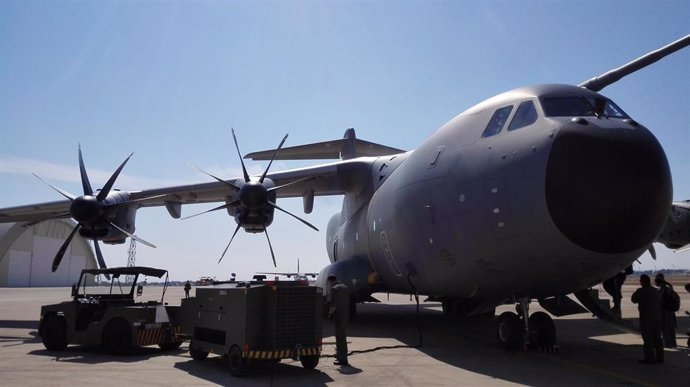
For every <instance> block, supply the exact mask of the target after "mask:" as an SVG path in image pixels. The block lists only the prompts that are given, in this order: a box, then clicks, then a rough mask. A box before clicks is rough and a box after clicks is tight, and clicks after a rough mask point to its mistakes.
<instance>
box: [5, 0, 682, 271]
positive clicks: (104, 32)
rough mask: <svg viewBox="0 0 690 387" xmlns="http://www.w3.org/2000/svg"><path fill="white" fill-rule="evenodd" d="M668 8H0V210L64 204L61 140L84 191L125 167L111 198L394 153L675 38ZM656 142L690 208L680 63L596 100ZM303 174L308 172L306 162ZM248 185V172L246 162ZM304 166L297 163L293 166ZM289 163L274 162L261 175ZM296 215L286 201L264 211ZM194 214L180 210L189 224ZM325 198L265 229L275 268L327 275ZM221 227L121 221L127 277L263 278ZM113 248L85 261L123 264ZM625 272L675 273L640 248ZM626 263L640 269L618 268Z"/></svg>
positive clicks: (526, 4) (430, 4)
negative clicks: (332, 156)
mask: <svg viewBox="0 0 690 387" xmlns="http://www.w3.org/2000/svg"><path fill="white" fill-rule="evenodd" d="M689 20H690V2H689V1H687V0H682V1H548V2H547V1H480V2H470V1H462V2H450V1H449V2H441V1H380V2H377V1H280V2H270V1H259V2H237V1H233V2H230V1H228V2H223V1H194V2H186V1H172V2H161V1H153V2H143V1H142V2H139V1H118V2H113V1H88V2H87V1H8V0H3V1H0V207H7V206H15V205H22V204H29V203H34V202H43V201H52V200H58V199H60V198H61V197H60V196H59V195H58V194H57V193H56V192H54V191H53V190H51V189H50V188H49V187H47V186H45V185H43V184H42V183H41V182H40V181H38V180H37V179H36V178H34V177H33V176H31V172H36V173H38V174H39V175H41V176H43V177H44V178H46V179H47V180H48V181H50V182H52V183H53V184H55V185H58V186H60V187H62V188H64V189H66V190H68V191H70V192H73V193H77V194H80V193H81V186H80V184H79V174H78V163H77V144H78V143H81V145H82V148H83V152H84V158H85V162H86V165H87V168H88V170H89V174H90V176H91V180H92V183H93V185H94V186H100V185H102V184H103V183H104V182H105V180H106V179H107V178H108V176H109V175H110V174H111V173H112V171H113V170H114V169H115V168H116V167H117V165H118V164H119V163H120V162H122V160H123V159H124V158H125V157H126V155H128V154H129V153H130V152H132V151H134V152H135V154H134V157H133V158H132V159H131V160H130V162H129V164H128V165H127V166H126V168H125V170H124V172H123V174H122V175H121V177H120V179H119V181H118V184H117V185H118V187H119V188H122V189H130V190H134V189H141V188H152V187H160V186H167V185H174V184H180V183H195V182H206V181H208V178H206V177H205V176H204V175H201V174H199V173H198V172H196V171H195V170H193V169H192V168H190V167H188V166H187V165H186V163H187V162H192V163H194V164H197V165H199V166H201V167H202V168H204V169H207V170H209V171H212V172H214V173H216V174H218V175H220V176H223V177H227V178H230V177H237V176H239V175H238V173H239V171H240V169H239V162H238V160H237V156H236V152H235V149H234V147H233V145H232V138H231V135H230V126H234V128H235V130H236V131H237V134H238V138H239V141H240V147H241V150H242V152H243V153H248V152H250V151H254V150H260V149H267V148H272V147H275V146H276V145H277V144H278V142H279V141H280V139H281V137H282V136H283V135H284V134H285V133H290V137H289V138H288V141H287V145H297V144H304V143H308V142H315V141H325V140H330V139H335V138H340V137H341V136H342V134H343V132H344V130H345V129H346V128H347V127H350V126H352V127H355V129H356V130H357V134H358V136H359V137H360V138H363V139H366V140H369V141H374V142H379V143H383V144H387V145H391V146H394V147H398V148H403V149H414V148H415V147H416V146H417V145H418V144H419V143H420V142H421V141H423V140H424V138H426V136H428V135H429V134H430V133H431V132H433V131H434V130H435V129H437V128H438V127H439V126H440V125H442V124H443V123H444V122H446V121H448V120H449V119H451V118H452V117H453V116H455V115H456V114H458V113H460V112H462V111H463V110H465V109H467V108H469V107H470V106H472V105H474V104H476V103H478V102H481V101H482V100H484V99H486V98H489V97H491V96H493V95H495V94H498V93H500V92H503V91H507V90H510V89H513V88H516V87H520V86H526V85H530V84H537V83H570V84H578V83H580V82H582V81H584V80H586V79H588V78H590V77H592V76H594V75H598V74H601V73H603V72H605V71H607V70H609V69H611V68H614V67H617V66H619V65H621V64H623V63H625V62H627V61H629V60H632V59H634V58H636V57H638V56H640V55H642V54H644V53H646V52H648V51H650V50H653V49H656V48H658V47H660V46H662V45H665V44H667V43H669V42H671V41H673V40H676V39H678V38H680V37H681V36H683V35H686V34H688V33H690V21H689ZM602 93H603V94H604V95H606V96H608V97H610V98H612V99H613V100H614V101H616V103H617V104H618V105H620V106H621V107H622V108H623V109H624V110H625V111H626V112H627V113H628V114H630V115H631V116H633V117H634V118H635V119H636V120H638V121H639V122H641V123H643V124H644V125H646V126H647V127H649V128H650V129H651V130H652V131H653V132H654V133H655V134H656V136H657V137H658V139H659V141H660V142H661V143H662V145H663V146H664V148H665V150H666V153H667V156H668V158H669V162H670V164H671V169H672V173H673V179H674V198H675V199H677V200H680V199H690V155H689V151H688V150H689V149H690V139H689V135H690V49H686V50H684V51H683V52H681V53H677V54H675V55H674V56H672V57H669V58H666V59H664V60H663V61H662V62H659V63H658V64H656V65H655V66H653V67H650V68H647V69H645V70H642V71H641V72H639V73H636V74H634V75H631V76H629V77H628V78H626V79H624V80H623V81H621V82H619V83H617V84H615V85H612V86H610V87H608V88H606V89H604V91H603V92H602ZM315 163H319V162H315ZM250 164H251V171H253V172H255V173H259V172H260V171H262V168H263V167H265V163H252V162H250ZM307 164H309V163H307ZM302 165H305V163H299V164H297V163H292V162H279V163H276V164H274V168H273V170H279V169H285V168H292V167H296V166H302ZM279 205H281V206H284V207H285V208H288V209H290V210H292V211H294V212H296V213H298V214H301V200H300V199H286V200H282V201H280V202H279ZM206 208H208V207H206V206H201V205H199V206H190V207H185V208H184V212H185V213H186V214H191V213H195V212H199V211H201V210H204V209H206ZM339 209H340V200H339V199H338V198H318V199H317V200H316V204H315V210H314V213H313V214H311V215H304V217H305V218H306V219H307V220H308V221H310V222H312V223H313V224H315V225H316V226H317V227H319V228H320V229H321V230H322V231H321V232H319V233H317V232H314V231H312V230H310V229H308V228H306V227H303V226H302V225H301V224H300V223H299V222H297V221H295V220H294V219H292V218H290V217H288V216H284V215H282V214H280V213H277V214H276V219H275V222H274V224H273V226H272V227H271V228H270V229H269V231H270V236H271V237H272V241H273V244H274V248H275V250H276V255H277V259H278V269H279V270H283V271H288V270H295V269H296V261H297V258H298V257H299V258H300V262H301V269H302V270H303V271H304V270H307V271H318V270H319V269H321V268H322V267H323V266H324V265H326V264H327V263H328V259H327V256H326V251H325V228H326V224H327V221H328V219H329V218H330V216H331V215H332V214H333V213H335V212H337V211H339ZM234 228H235V223H234V221H233V219H232V218H230V217H228V216H227V215H226V214H225V213H220V212H219V213H214V214H211V215H207V216H204V217H197V218H193V219H189V220H184V221H180V220H173V219H172V218H170V217H169V216H168V215H167V212H166V210H165V209H163V208H149V209H142V210H140V211H139V212H138V218H137V234H138V235H140V236H142V237H143V238H145V239H147V240H150V241H151V242H153V243H155V244H157V245H158V246H159V247H158V248H157V249H150V248H147V247H146V246H142V245H139V247H138V254H137V260H138V261H137V262H138V263H139V264H142V265H149V266H157V267H163V268H167V269H169V270H170V272H171V276H172V278H174V279H186V278H190V279H194V278H197V277H199V276H202V275H211V276H217V277H218V278H226V277H228V276H229V273H230V272H236V273H238V274H239V275H240V276H241V277H245V278H246V277H247V276H249V275H251V274H253V273H254V272H255V271H264V270H272V269H273V265H272V264H271V260H270V253H269V251H268V247H267V246H266V242H265V238H264V236H263V235H260V234H259V235H252V234H246V233H240V234H238V236H237V237H236V238H235V241H234V242H233V245H232V246H231V248H230V254H229V255H228V256H226V258H225V259H224V261H223V262H222V263H221V264H220V265H219V264H217V263H216V262H217V260H218V258H219V256H220V253H221V252H222V250H223V248H224V246H225V244H226V243H227V241H228V240H229V238H230V235H231V233H232V231H233V230H234ZM126 248H127V244H125V245H123V246H115V247H105V248H104V253H105V255H106V259H107V261H108V263H109V264H110V265H111V266H117V265H125V264H126V262H127V253H126ZM658 250H659V254H660V259H659V260H658V261H657V262H653V261H652V260H651V258H649V256H648V255H647V254H646V255H645V256H643V258H642V259H641V262H642V266H641V267H642V268H647V269H653V268H655V267H656V268H662V267H668V268H671V267H690V252H688V253H685V254H673V253H671V252H669V251H668V250H666V249H665V248H663V247H661V246H659V248H658ZM638 267H640V266H639V265H638Z"/></svg>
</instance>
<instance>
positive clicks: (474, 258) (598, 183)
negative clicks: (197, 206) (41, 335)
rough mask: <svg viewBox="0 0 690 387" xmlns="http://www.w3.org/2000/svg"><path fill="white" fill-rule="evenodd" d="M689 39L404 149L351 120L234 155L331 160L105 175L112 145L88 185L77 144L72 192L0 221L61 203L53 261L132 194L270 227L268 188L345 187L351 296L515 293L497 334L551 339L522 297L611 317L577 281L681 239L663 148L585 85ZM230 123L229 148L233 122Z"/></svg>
mask: <svg viewBox="0 0 690 387" xmlns="http://www.w3.org/2000/svg"><path fill="white" fill-rule="evenodd" d="M689 44H690V35H688V36H686V37H684V38H682V39H680V40H678V41H676V42H674V43H672V44H670V45H668V46H666V47H664V48H662V49H659V50H657V51H655V52H652V53H650V54H647V55H645V56H643V57H641V58H639V59H637V60H635V61H633V62H630V63H629V64H627V65H624V66H622V67H620V68H618V69H615V70H612V71H609V72H607V73H605V74H603V75H601V76H598V77H595V78H592V79H590V80H588V81H586V82H584V83H582V84H580V85H577V86H575V85H562V84H548V85H538V86H530V87H523V88H519V89H515V90H512V91H508V92H506V93H503V94H500V95H497V96H495V97H493V98H490V99H488V100H486V101H484V102H481V103H479V104H477V105H475V106H474V107H471V108H470V109H468V110H466V111H465V112H463V113H461V114H459V115H458V116H457V117H455V118H453V119H452V120H450V121H449V122H448V123H446V124H445V125H443V126H442V127H441V128H439V129H438V130H437V131H436V132H434V133H433V134H431V135H430V136H429V137H428V138H427V139H426V140H425V141H424V142H423V143H422V144H421V145H420V146H419V147H418V148H417V149H415V150H413V151H407V152H405V151H402V150H399V149H395V148H391V147H387V146H383V145H379V144H374V143H371V142H367V141H363V140H360V139H357V138H356V136H355V131H354V130H353V129H348V130H347V131H346V132H345V137H344V138H343V139H340V140H335V141H329V142H322V143H315V144H308V145H302V146H295V147H288V148H282V145H283V143H284V142H285V138H284V139H283V142H281V143H280V145H279V146H278V148H277V149H275V150H267V151H261V152H255V153H250V154H249V155H247V156H245V157H246V158H251V159H254V160H269V159H270V160H271V162H272V161H273V160H274V159H283V160H287V159H293V160H294V159H328V158H333V159H340V160H339V161H336V162H332V163H327V164H322V165H317V166H312V167H306V168H299V169H292V170H286V171H281V172H272V173H268V171H269V168H270V165H271V164H270V163H269V165H268V167H267V169H266V171H265V172H264V173H263V174H262V175H261V176H249V175H248V174H247V171H246V168H245V166H244V162H242V158H241V156H240V161H241V162H242V168H243V176H242V177H240V178H237V179H230V180H224V179H221V178H218V177H215V176H212V175H210V176H211V177H212V178H213V179H214V181H213V182H209V183H201V184H192V185H184V186H175V187H167V188H160V189H149V190H144V191H130V192H124V191H115V190H112V189H111V188H112V186H113V184H114V182H115V179H116V178H117V176H118V174H119V172H120V170H121V169H122V167H123V166H124V164H125V163H126V162H127V160H125V162H123V163H122V165H120V167H119V168H118V170H117V171H116V172H115V173H114V174H113V176H112V177H111V178H110V180H108V182H107V184H106V186H105V187H104V188H103V189H102V190H101V191H100V192H98V193H94V191H93V190H92V189H91V186H90V184H89V181H88V177H87V174H86V171H85V168H84V163H83V161H82V159H81V151H80V152H79V154H80V160H79V163H80V170H81V176H82V182H83V187H84V195H83V196H79V197H77V196H74V195H71V194H68V193H66V192H64V191H62V190H60V189H58V188H55V187H53V188H55V189H56V190H57V191H58V192H59V193H60V194H62V195H64V196H65V197H66V198H67V199H68V200H62V201H57V202H49V203H39V204H31V205H26V206H20V207H12V208H4V209H0V222H29V223H30V224H31V223H36V222H39V221H42V220H46V219H50V218H61V217H72V218H74V219H75V220H76V221H77V223H78V224H77V226H76V227H75V229H74V231H73V232H72V234H71V235H70V236H69V238H68V239H67V240H66V241H65V243H64V245H63V246H62V248H61V249H60V251H58V253H57V254H56V257H55V260H54V262H53V270H55V268H56V267H57V265H58V264H59V262H60V259H61V258H62V255H63V254H64V250H65V249H66V247H67V245H68V244H69V242H70V240H71V239H72V237H73V235H74V233H76V232H77V231H79V232H80V234H81V235H83V236H85V237H88V238H92V239H93V240H94V241H96V240H102V241H103V242H105V243H122V242H124V240H125V239H126V237H128V236H129V237H133V232H134V223H135V215H136V210H137V209H139V208H141V207H150V206H165V207H166V208H167V210H168V212H169V213H170V215H171V216H172V217H174V218H180V217H181V207H182V205H183V204H191V203H209V202H224V204H222V205H220V206H218V207H216V208H214V209H212V210H209V211H215V210H222V209H225V210H227V212H228V213H229V214H230V215H231V216H233V217H234V218H235V221H236V223H237V227H236V228H235V231H234V233H233V235H232V238H234V237H235V235H236V234H237V232H238V230H239V229H240V228H243V229H244V230H245V231H247V232H251V233H260V232H263V233H264V234H266V237H267V238H268V232H267V227H268V226H269V225H270V224H271V223H272V220H273V215H274V211H275V209H278V210H279V211H284V210H283V209H281V208H280V207H279V206H277V205H276V199H277V198H278V197H301V198H303V203H304V212H305V213H310V212H311V211H312V208H313V203H314V197H315V196H321V195H343V196H344V199H343V206H342V211H341V212H339V213H337V214H335V215H333V217H332V218H331V220H330V221H329V223H328V229H327V250H328V256H329V259H330V261H331V264H330V265H328V266H326V267H325V268H324V269H323V270H322V271H321V273H320V275H319V282H320V283H321V284H323V283H324V282H325V278H326V277H327V276H328V275H329V274H335V275H337V276H338V278H339V279H340V280H341V281H343V282H345V283H347V285H348V286H349V288H350V291H351V293H352V299H353V300H355V301H366V300H370V299H371V294H372V293H374V292H398V293H419V294H423V295H427V296H429V297H430V298H431V299H434V300H439V301H441V302H442V306H443V310H444V312H445V313H447V314H454V313H462V314H466V315H470V314H483V313H487V312H488V313H491V312H492V311H493V310H494V308H495V307H496V306H497V305H501V304H506V303H514V304H515V305H516V310H517V311H518V313H513V312H505V313H503V314H502V315H500V316H499V317H498V325H497V332H498V337H499V340H500V342H501V343H502V345H504V346H505V347H506V348H517V347H519V346H521V345H524V344H525V343H527V342H530V343H532V344H537V345H543V346H549V345H553V343H554V342H555V336H556V332H555V328H554V324H553V320H552V319H551V317H550V316H549V315H548V314H546V313H544V312H536V313H533V314H532V315H531V316H530V314H529V303H530V302H531V300H537V301H539V302H540V303H541V304H542V305H544V306H545V308H547V310H549V311H550V312H551V313H552V314H554V315H557V316H560V315H564V314H568V313H574V312H580V311H582V310H583V309H582V307H581V306H579V304H577V303H576V302H574V301H573V300H572V299H570V298H569V297H568V295H569V294H571V293H573V294H575V295H576V297H577V298H578V299H579V300H580V301H581V302H582V304H583V305H585V306H586V307H587V308H588V309H590V310H591V311H592V312H593V313H595V314H597V315H598V316H600V317H602V318H606V319H614V317H611V314H610V313H607V312H608V310H604V308H602V307H600V306H598V305H599V303H597V302H596V299H595V298H594V296H592V295H591V292H589V291H588V290H589V289H590V288H591V287H592V286H594V285H596V284H599V283H601V282H602V281H604V280H607V279H609V278H612V277H613V276H615V275H616V274H617V273H619V272H620V271H621V270H624V269H625V268H626V267H628V266H630V265H631V264H632V263H633V262H634V261H635V260H636V259H638V258H639V257H640V256H641V255H642V254H643V253H644V252H645V251H647V250H650V252H652V254H654V253H653V248H652V243H653V242H661V243H664V244H666V245H667V246H668V247H670V248H679V247H682V246H684V245H687V244H688V243H690V216H689V214H690V202H672V198H671V195H672V182H671V175H670V171H669V166H668V162H667V159H666V155H665V153H664V150H663V149H662V147H661V146H660V144H659V142H658V141H657V140H656V138H655V137H654V135H653V134H652V133H651V132H650V131H649V130H648V129H647V128H645V127H644V126H642V125H641V124H640V123H638V122H636V121H635V120H634V119H633V118H632V117H631V116H629V115H628V114H627V113H625V112H624V111H623V110H622V109H621V108H620V107H618V106H617V105H616V104H615V103H614V102H613V101H612V100H610V99H608V98H606V97H605V96H603V95H601V94H599V93H598V91H600V90H601V89H603V88H604V87H606V86H607V85H609V84H611V83H613V82H616V81H617V80H619V79H620V78H621V77H623V76H625V75H628V74H630V73H632V72H634V71H637V70H639V69H641V68H643V67H645V66H647V65H649V64H651V63H653V62H655V61H657V60H659V59H661V58H662V57H663V56H666V55H668V54H670V53H672V52H675V51H677V50H679V49H681V48H683V47H686V46H688V45H689ZM233 138H234V141H235V146H236V147H237V152H238V155H240V151H239V147H238V146H237V139H236V137H235V134H234V131H233ZM202 172H203V171H202ZM51 187H52V186H51ZM94 195H95V196H94ZM206 212H208V211H206ZM285 212H286V211H285ZM288 214H289V213H288ZM289 215H291V216H293V217H295V218H297V219H298V220H300V221H302V222H303V223H305V224H306V225H308V226H310V227H312V228H315V227H314V226H312V225H311V224H309V223H307V222H306V221H304V220H302V219H300V218H299V217H297V216H295V215H293V214H289ZM232 238H231V239H230V242H232ZM268 243H269V247H270V239H268ZM96 246H98V245H97V244H96ZM229 246H230V243H228V247H229ZM227 249H228V248H227V247H226V251H227ZM223 254H225V252H224V253H223ZM271 254H272V255H273V249H272V248H271ZM99 256H100V254H99ZM221 259H222V256H221ZM273 260H274V264H275V256H273ZM99 261H100V264H101V266H105V262H104V261H103V259H102V257H100V258H99Z"/></svg>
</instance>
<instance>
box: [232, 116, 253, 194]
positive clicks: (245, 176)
mask: <svg viewBox="0 0 690 387" xmlns="http://www.w3.org/2000/svg"><path fill="white" fill-rule="evenodd" d="M230 130H232V139H233V140H235V148H236V149H237V156H239V158H240V163H241V164H242V173H243V174H244V182H245V183H249V174H248V173H247V168H245V167H244V161H242V154H241V153H240V146H239V145H237V137H236V136H235V129H234V128H230Z"/></svg>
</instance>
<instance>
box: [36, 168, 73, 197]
mask: <svg viewBox="0 0 690 387" xmlns="http://www.w3.org/2000/svg"><path fill="white" fill-rule="evenodd" d="M32 175H34V176H36V177H37V178H38V180H40V181H42V182H44V183H45V184H46V185H47V186H48V187H50V188H52V189H54V190H56V191H57V192H58V193H59V194H60V195H62V196H64V197H66V198H67V199H69V200H74V199H76V198H77V197H76V196H74V195H72V194H71V193H69V192H67V191H64V190H61V189H60V188H58V187H55V186H53V185H52V184H50V183H48V182H47V181H45V180H43V179H42V178H41V176H38V175H37V174H35V173H32Z"/></svg>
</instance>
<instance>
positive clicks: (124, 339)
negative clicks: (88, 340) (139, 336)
mask: <svg viewBox="0 0 690 387" xmlns="http://www.w3.org/2000/svg"><path fill="white" fill-rule="evenodd" d="M101 345H103V348H105V350H106V351H107V352H108V353H110V354H112V355H126V354H128V353H129V352H131V351H132V329H131V328H130V327H129V323H128V322H127V321H125V320H123V319H120V318H115V319H112V320H110V322H109V323H108V325H106V326H105V328H104V329H103V337H102V338H101Z"/></svg>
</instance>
